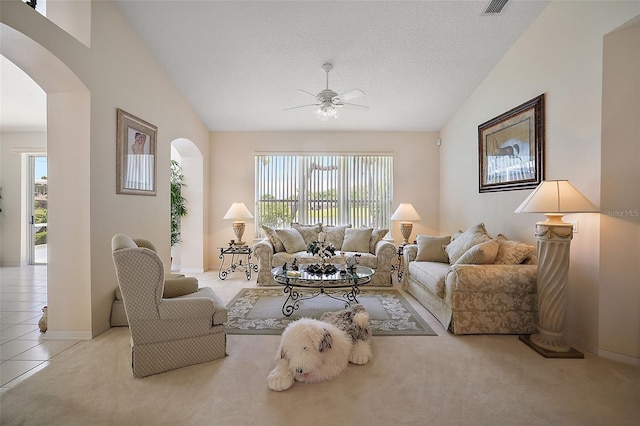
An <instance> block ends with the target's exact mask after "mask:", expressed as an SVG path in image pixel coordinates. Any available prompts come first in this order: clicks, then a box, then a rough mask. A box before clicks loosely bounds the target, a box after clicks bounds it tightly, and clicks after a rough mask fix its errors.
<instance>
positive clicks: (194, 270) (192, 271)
mask: <svg viewBox="0 0 640 426" xmlns="http://www.w3.org/2000/svg"><path fill="white" fill-rule="evenodd" d="M180 272H182V273H184V274H202V273H203V272H204V269H201V268H181V269H180Z"/></svg>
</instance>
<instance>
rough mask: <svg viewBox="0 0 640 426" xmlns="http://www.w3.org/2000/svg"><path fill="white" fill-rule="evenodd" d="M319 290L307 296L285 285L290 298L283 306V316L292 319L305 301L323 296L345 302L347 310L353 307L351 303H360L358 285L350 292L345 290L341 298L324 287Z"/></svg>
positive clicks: (285, 291) (285, 292) (285, 290)
mask: <svg viewBox="0 0 640 426" xmlns="http://www.w3.org/2000/svg"><path fill="white" fill-rule="evenodd" d="M307 288H308V287H307ZM318 290H319V291H318V292H317V293H315V294H311V295H307V293H306V292H301V291H299V290H296V289H295V288H294V286H292V285H290V284H285V287H284V294H288V296H287V299H286V300H285V301H284V304H283V305H282V314H283V315H284V316H286V317H290V316H291V315H293V313H294V312H295V311H296V310H297V309H298V308H300V302H302V301H303V300H309V299H313V298H315V297H318V296H320V295H321V294H324V295H325V296H327V297H330V298H332V299H335V300H338V301H340V302H344V304H345V305H344V307H345V309H346V308H348V307H349V306H351V302H355V303H358V298H357V296H358V294H359V293H360V289H359V288H358V284H355V285H353V286H352V287H351V289H350V290H343V291H344V293H343V294H342V296H341V297H336V296H335V295H334V294H332V293H328V292H327V291H325V289H324V287H319V288H318Z"/></svg>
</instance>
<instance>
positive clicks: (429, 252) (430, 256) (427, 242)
mask: <svg viewBox="0 0 640 426" xmlns="http://www.w3.org/2000/svg"><path fill="white" fill-rule="evenodd" d="M416 242H417V243H418V254H417V255H416V260H417V261H423V262H442V263H448V262H449V258H448V257H447V253H445V251H444V248H445V247H446V246H447V244H449V243H450V242H451V237H450V236H448V235H447V236H445V237H437V236H433V235H418V236H416Z"/></svg>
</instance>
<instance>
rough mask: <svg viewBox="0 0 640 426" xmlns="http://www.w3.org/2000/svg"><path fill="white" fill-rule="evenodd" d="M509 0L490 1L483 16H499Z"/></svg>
mask: <svg viewBox="0 0 640 426" xmlns="http://www.w3.org/2000/svg"><path fill="white" fill-rule="evenodd" d="M508 1H509V0H491V2H490V3H489V5H488V6H487V8H486V9H485V10H484V12H483V15H499V14H501V13H502V9H504V7H505V6H506V4H507V2H508Z"/></svg>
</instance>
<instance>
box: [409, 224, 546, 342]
mask: <svg viewBox="0 0 640 426" xmlns="http://www.w3.org/2000/svg"><path fill="white" fill-rule="evenodd" d="M403 256H404V262H405V263H404V264H405V273H404V276H403V280H402V287H403V289H404V290H405V291H407V292H408V293H409V294H411V295H412V296H413V297H415V298H416V299H417V300H418V301H419V302H420V303H421V304H422V305H423V306H424V307H425V308H427V309H428V310H429V312H431V313H432V314H433V316H435V317H436V318H437V319H438V321H440V323H441V324H442V326H443V327H444V328H445V329H447V330H449V331H451V332H452V333H454V334H485V333H486V334H532V333H535V332H536V331H537V328H536V324H537V310H538V309H537V266H536V262H537V259H536V248H535V246H532V245H529V244H525V243H521V242H518V241H511V240H508V239H507V238H506V237H504V236H503V235H498V236H497V237H495V238H492V237H491V236H490V235H489V234H488V233H487V231H486V229H485V226H484V224H479V225H476V226H473V227H471V228H469V229H468V230H466V231H465V232H459V233H457V234H454V235H453V236H426V235H418V236H417V238H416V244H410V245H407V246H405V248H404V250H403Z"/></svg>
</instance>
